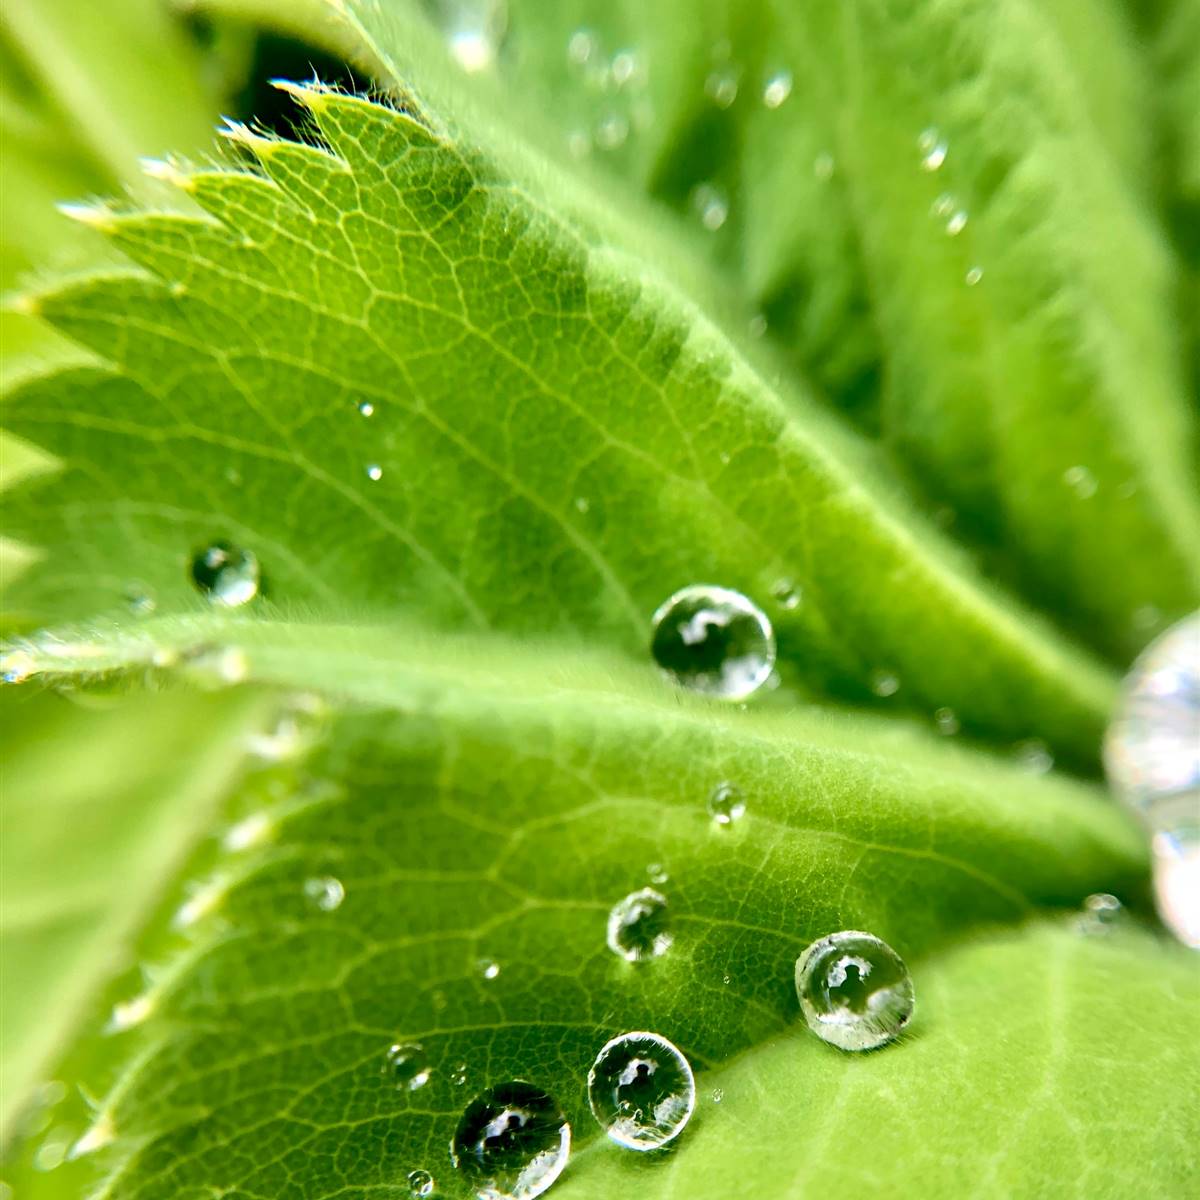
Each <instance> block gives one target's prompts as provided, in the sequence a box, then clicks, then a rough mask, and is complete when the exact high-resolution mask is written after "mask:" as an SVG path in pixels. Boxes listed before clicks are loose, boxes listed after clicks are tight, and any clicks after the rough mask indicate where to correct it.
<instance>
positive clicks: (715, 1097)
mask: <svg viewBox="0 0 1200 1200" xmlns="http://www.w3.org/2000/svg"><path fill="white" fill-rule="evenodd" d="M724 1099H725V1093H724V1092H723V1091H722V1090H721V1089H720V1088H713V1093H712V1102H713V1103H714V1104H720V1103H721V1101H722V1100H724Z"/></svg>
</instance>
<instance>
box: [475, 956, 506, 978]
mask: <svg viewBox="0 0 1200 1200" xmlns="http://www.w3.org/2000/svg"><path fill="white" fill-rule="evenodd" d="M475 965H476V969H477V970H478V971H479V974H480V975H482V976H483V977H484V979H495V978H496V976H497V975H499V974H500V964H499V963H498V962H497V961H496V960H495V959H494V958H481V959H480V960H479V962H478V963H476V964H475Z"/></svg>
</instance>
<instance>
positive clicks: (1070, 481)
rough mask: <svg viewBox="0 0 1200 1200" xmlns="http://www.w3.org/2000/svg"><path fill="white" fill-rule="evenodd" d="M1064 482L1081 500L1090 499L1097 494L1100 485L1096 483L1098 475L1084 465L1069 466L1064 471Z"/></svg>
mask: <svg viewBox="0 0 1200 1200" xmlns="http://www.w3.org/2000/svg"><path fill="white" fill-rule="evenodd" d="M1063 483H1065V484H1066V485H1067V487H1069V488H1070V489H1071V491H1073V492H1074V493H1075V495H1077V496H1078V497H1079V498H1080V500H1090V499H1091V498H1092V497H1093V496H1094V495H1095V494H1096V489H1097V488H1098V487H1099V485H1098V484H1097V483H1096V477H1095V475H1093V474H1092V473H1091V471H1089V470H1088V469H1087V467H1083V466H1074V467H1068V468H1067V469H1066V470H1065V471H1064V472H1063Z"/></svg>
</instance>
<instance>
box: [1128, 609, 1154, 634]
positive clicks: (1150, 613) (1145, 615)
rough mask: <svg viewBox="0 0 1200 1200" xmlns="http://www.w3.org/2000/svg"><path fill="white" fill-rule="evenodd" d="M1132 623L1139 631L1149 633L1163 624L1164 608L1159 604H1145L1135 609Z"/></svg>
mask: <svg viewBox="0 0 1200 1200" xmlns="http://www.w3.org/2000/svg"><path fill="white" fill-rule="evenodd" d="M1131 624H1132V625H1133V627H1134V629H1136V630H1137V631H1138V632H1139V633H1149V632H1150V631H1151V630H1153V629H1157V628H1158V627H1159V626H1160V625H1161V624H1162V610H1161V609H1160V608H1159V607H1158V605H1157V604H1143V605H1142V606H1141V607H1140V608H1136V609H1134V612H1133V619H1132V621H1131Z"/></svg>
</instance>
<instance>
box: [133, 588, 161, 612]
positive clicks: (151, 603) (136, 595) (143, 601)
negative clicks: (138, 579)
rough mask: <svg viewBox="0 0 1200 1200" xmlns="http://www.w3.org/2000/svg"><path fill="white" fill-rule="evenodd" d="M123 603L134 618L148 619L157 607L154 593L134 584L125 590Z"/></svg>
mask: <svg viewBox="0 0 1200 1200" xmlns="http://www.w3.org/2000/svg"><path fill="white" fill-rule="evenodd" d="M125 603H126V605H127V606H128V608H129V611H130V612H131V613H133V615H134V616H135V617H148V616H150V614H151V613H152V612H154V610H155V609H156V608H157V607H158V601H157V600H155V598H154V592H153V591H151V589H150V588H148V587H145V586H144V585H143V584H136V583H135V584H131V585H130V586H129V587H128V588H126V589H125Z"/></svg>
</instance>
